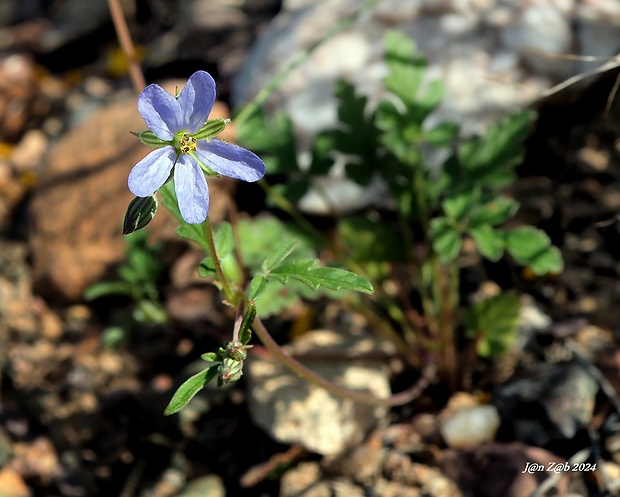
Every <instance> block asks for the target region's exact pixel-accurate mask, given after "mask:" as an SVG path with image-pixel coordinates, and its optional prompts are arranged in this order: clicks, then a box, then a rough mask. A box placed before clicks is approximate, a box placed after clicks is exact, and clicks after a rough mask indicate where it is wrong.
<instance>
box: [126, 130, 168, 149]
mask: <svg viewBox="0 0 620 497" xmlns="http://www.w3.org/2000/svg"><path fill="white" fill-rule="evenodd" d="M130 133H131V134H132V135H134V136H137V137H138V138H140V141H141V142H142V143H143V144H144V145H148V146H149V147H164V146H166V145H172V142H171V141H166V140H162V139H161V138H158V137H157V135H156V134H155V133H153V132H152V131H151V130H150V129H147V130H145V131H142V132H140V133H135V132H134V131H130Z"/></svg>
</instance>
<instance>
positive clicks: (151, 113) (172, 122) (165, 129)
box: [138, 85, 183, 140]
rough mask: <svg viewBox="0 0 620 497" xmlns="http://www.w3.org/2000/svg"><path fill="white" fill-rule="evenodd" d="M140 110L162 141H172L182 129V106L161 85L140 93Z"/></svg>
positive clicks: (148, 124)
mask: <svg viewBox="0 0 620 497" xmlns="http://www.w3.org/2000/svg"><path fill="white" fill-rule="evenodd" d="M138 110H139V111H140V114H141V115H142V118H143V119H144V121H145V122H146V125H147V126H148V127H149V129H150V130H151V131H152V132H153V133H155V134H156V135H157V138H159V139H161V140H172V137H173V136H174V135H175V134H176V132H177V131H179V130H180V129H181V120H182V118H183V114H182V111H181V106H180V105H179V102H177V99H176V98H174V97H173V96H172V95H170V93H168V92H167V91H166V90H164V89H163V88H162V87H161V86H159V85H149V86H147V87H146V88H145V89H144V91H143V92H142V93H140V96H139V97H138Z"/></svg>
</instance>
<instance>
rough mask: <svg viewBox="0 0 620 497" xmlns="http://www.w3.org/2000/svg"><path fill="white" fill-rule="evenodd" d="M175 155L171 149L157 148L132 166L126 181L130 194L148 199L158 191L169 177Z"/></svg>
mask: <svg viewBox="0 0 620 497" xmlns="http://www.w3.org/2000/svg"><path fill="white" fill-rule="evenodd" d="M175 155H176V153H175V151H174V148H173V147H162V148H157V149H155V150H153V151H152V152H151V153H150V154H149V155H147V156H146V157H145V158H144V159H142V160H141V161H140V162H138V163H137V164H136V165H135V166H133V169H132V170H131V172H130V173H129V179H128V180H127V185H128V186H129V189H130V190H131V193H133V194H134V195H136V196H138V197H148V196H149V195H152V194H153V193H155V192H156V191H157V190H159V188H160V187H161V186H162V185H163V184H164V183H165V182H166V180H167V179H168V176H170V171H171V169H172V166H173V165H174V157H175Z"/></svg>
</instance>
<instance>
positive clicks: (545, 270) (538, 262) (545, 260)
mask: <svg viewBox="0 0 620 497" xmlns="http://www.w3.org/2000/svg"><path fill="white" fill-rule="evenodd" d="M528 267H529V268H530V269H531V270H532V271H534V273H535V274H536V275H538V276H543V275H545V274H549V273H553V274H558V273H561V272H562V270H563V269H564V260H563V258H562V253H561V252H560V250H559V249H558V248H557V247H554V246H551V247H547V249H546V250H545V251H544V252H542V253H541V254H540V255H538V256H537V257H535V258H534V259H533V260H531V261H530V263H529V264H528Z"/></svg>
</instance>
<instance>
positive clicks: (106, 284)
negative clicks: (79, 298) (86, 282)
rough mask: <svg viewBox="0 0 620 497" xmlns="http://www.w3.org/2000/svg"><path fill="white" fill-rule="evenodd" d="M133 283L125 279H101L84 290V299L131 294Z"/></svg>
mask: <svg viewBox="0 0 620 497" xmlns="http://www.w3.org/2000/svg"><path fill="white" fill-rule="evenodd" d="M133 293H134V292H133V285H132V284H131V283H128V282H126V281H102V282H101V283H95V284H94V285H91V286H89V287H88V288H87V289H86V291H85V292H84V298H85V299H86V300H95V299H97V298H99V297H103V296H105V295H128V296H130V297H131V296H133Z"/></svg>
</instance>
